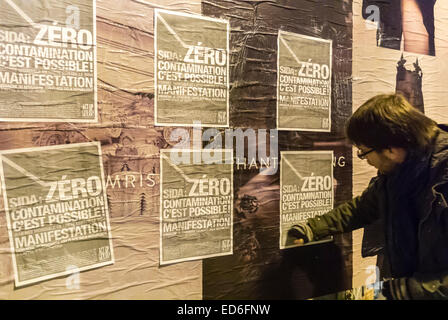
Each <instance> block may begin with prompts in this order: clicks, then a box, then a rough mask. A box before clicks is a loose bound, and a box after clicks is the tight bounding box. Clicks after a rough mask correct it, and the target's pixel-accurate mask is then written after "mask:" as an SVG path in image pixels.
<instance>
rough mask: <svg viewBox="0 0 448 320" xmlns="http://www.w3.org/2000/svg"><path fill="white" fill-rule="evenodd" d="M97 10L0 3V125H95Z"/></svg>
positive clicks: (27, 1) (77, 3) (72, 4)
mask: <svg viewBox="0 0 448 320" xmlns="http://www.w3.org/2000/svg"><path fill="white" fill-rule="evenodd" d="M95 8H96V3H95V0H70V1H69V2H63V3H62V2H60V1H56V0H45V1H44V0H5V1H1V2H0V12H1V13H0V16H1V20H2V25H1V27H0V101H1V102H0V121H20V122H29V121H32V122H97V121H98V109H97V80H96V74H97V72H96V12H95Z"/></svg>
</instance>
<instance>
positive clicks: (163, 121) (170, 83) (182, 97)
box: [154, 10, 229, 127]
mask: <svg viewBox="0 0 448 320" xmlns="http://www.w3.org/2000/svg"><path fill="white" fill-rule="evenodd" d="M155 38H156V39H155V48H154V54H155V60H154V62H155V66H154V69H155V74H154V80H155V90H154V91H155V106H154V110H155V124H156V125H161V126H163V125H166V126H173V125H178V126H192V125H193V124H194V123H195V122H200V123H201V124H202V125H204V126H208V127H228V126H229V23H228V22H227V21H225V20H219V19H214V18H208V17H201V16H195V15H189V14H184V13H177V12H170V11H165V10H155Z"/></svg>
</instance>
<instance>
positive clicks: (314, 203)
mask: <svg viewBox="0 0 448 320" xmlns="http://www.w3.org/2000/svg"><path fill="white" fill-rule="evenodd" d="M280 154H281V160H280V249H285V248H290V247H294V246H297V245H295V244H294V243H290V242H291V241H290V239H288V237H287V233H288V230H289V229H290V228H291V227H292V226H293V225H294V224H296V223H300V222H305V221H306V220H307V219H309V218H314V217H316V216H320V215H322V214H325V213H327V212H328V211H330V210H331V209H333V203H334V191H333V151H282V152H281V153H280ZM328 240H331V238H328V239H324V240H321V241H316V242H310V244H315V243H320V242H323V241H328Z"/></svg>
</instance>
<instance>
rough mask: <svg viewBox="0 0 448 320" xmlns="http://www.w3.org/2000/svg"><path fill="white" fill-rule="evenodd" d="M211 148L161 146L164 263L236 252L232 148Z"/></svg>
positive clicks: (161, 249) (162, 247)
mask: <svg viewBox="0 0 448 320" xmlns="http://www.w3.org/2000/svg"><path fill="white" fill-rule="evenodd" d="M178 153H182V157H184V158H183V160H181V161H179V162H178V161H176V160H179V158H178V155H177V154H178ZM212 153H213V154H214V155H213V159H212V160H214V163H213V162H207V161H206V160H205V159H206V158H205V157H207V156H208V155H209V154H210V152H207V151H201V150H198V151H195V150H181V151H179V150H178V149H172V150H161V158H162V159H161V184H160V187H161V189H160V194H161V197H160V264H167V263H174V262H182V261H188V260H193V259H201V258H207V257H213V256H220V255H226V254H232V252H233V250H232V248H233V170H232V169H233V167H232V161H231V159H232V150H214V151H213V152H212ZM208 159H209V160H210V158H209V157H208ZM229 160H230V162H229ZM226 162H227V163H226Z"/></svg>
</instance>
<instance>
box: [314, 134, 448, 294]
mask: <svg viewBox="0 0 448 320" xmlns="http://www.w3.org/2000/svg"><path fill="white" fill-rule="evenodd" d="M440 128H441V129H442V130H441V132H440V134H439V135H438V137H437V138H436V142H435V146H434V148H433V150H432V152H430V153H429V154H428V155H427V156H426V157H423V158H419V160H418V161H417V162H415V161H407V164H406V162H405V164H404V165H403V166H402V167H401V169H399V170H397V171H398V173H394V174H393V175H389V176H387V175H378V176H377V177H375V178H373V179H372V180H371V182H370V184H369V186H368V188H367V189H366V190H365V191H364V192H363V193H362V195H361V196H358V197H356V198H354V199H353V200H352V201H349V202H346V203H344V204H342V205H340V206H338V207H336V208H335V209H333V210H332V211H330V212H329V213H327V214H325V215H322V216H318V217H315V218H313V219H309V220H307V224H308V226H309V227H310V228H311V230H312V232H313V240H319V239H321V238H325V237H327V236H328V235H331V234H338V233H343V232H349V231H352V230H355V229H359V228H363V227H365V226H367V225H371V224H375V223H376V224H377V225H378V223H379V225H380V227H381V228H378V230H382V231H379V232H381V237H380V240H381V241H380V242H382V245H378V247H379V248H380V247H381V246H384V248H385V255H386V258H388V260H389V264H390V273H391V276H392V277H394V278H395V279H396V280H397V281H396V282H395V283H394V285H393V290H396V292H394V297H395V298H401V299H448V132H447V131H448V127H447V126H440Z"/></svg>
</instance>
